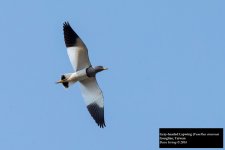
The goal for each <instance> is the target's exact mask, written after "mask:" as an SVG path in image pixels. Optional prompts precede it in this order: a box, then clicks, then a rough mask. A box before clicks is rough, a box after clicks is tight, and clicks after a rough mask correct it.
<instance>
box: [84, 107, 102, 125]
mask: <svg viewBox="0 0 225 150" xmlns="http://www.w3.org/2000/svg"><path fill="white" fill-rule="evenodd" d="M87 109H88V111H89V112H90V114H91V116H92V117H93V119H94V120H95V122H96V123H97V124H98V126H99V127H100V128H104V127H106V125H105V119H104V107H99V106H98V105H97V104H96V103H92V104H89V105H88V106H87Z"/></svg>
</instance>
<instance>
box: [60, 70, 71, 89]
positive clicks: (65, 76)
mask: <svg viewBox="0 0 225 150" xmlns="http://www.w3.org/2000/svg"><path fill="white" fill-rule="evenodd" d="M71 75H72V73H66V74H63V75H61V80H60V81H58V82H57V83H62V85H63V86H64V87H65V88H69V86H71V85H72V84H73V83H74V82H68V81H67V79H68V78H69V77H70V76H71Z"/></svg>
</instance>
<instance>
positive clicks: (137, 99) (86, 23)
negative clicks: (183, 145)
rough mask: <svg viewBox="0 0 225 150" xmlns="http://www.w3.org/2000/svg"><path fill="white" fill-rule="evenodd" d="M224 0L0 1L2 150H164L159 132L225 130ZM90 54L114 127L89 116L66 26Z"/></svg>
mask: <svg viewBox="0 0 225 150" xmlns="http://www.w3.org/2000/svg"><path fill="white" fill-rule="evenodd" d="M224 5H225V2H224V1H223V0H214V1H209V0H198V1H195V0H188V1H187V0H186V1H180V0H170V1H168V0H162V1H159V0H151V1H150V0H139V1H137V0H134V1H128V0H123V1H120V0H114V1H103V0H102V1H101V0H96V1H87V0H83V1H77V0H64V1H53V0H49V1H45V0H39V1H28V0H20V1H12V0H8V1H1V2H0V19H1V24H0V33H1V34H0V41H1V44H0V49H1V55H0V68H1V84H0V90H1V94H0V120H1V123H0V149H2V150H31V149H32V150H50V149H54V150H62V149H64V150H74V149H93V150H95V149H96V150H103V149H104V150H105V149H107V150H115V149H129V150H137V149H141V150H150V149H154V150H155V149H159V144H158V140H159V138H158V130H159V128H163V127H164V128H169V127H174V128H176V127H177V128H189V127H191V128H203V127H207V128H209V127H212V128H213V127H216V128H218V127H219V128H224V125H225V121H224V114H225V109H224V105H225V102H224V100H225V92H224V91H225V42H224V40H225V28H224V27H225V21H224V17H225V9H224ZM64 21H69V22H70V24H71V26H72V27H73V28H74V29H75V30H76V32H77V33H78V34H79V35H80V37H81V38H82V40H83V41H84V42H85V43H86V45H87V47H88V48H89V55H90V59H91V62H92V64H93V65H103V66H106V67H108V68H109V70H108V71H104V72H101V73H99V74H98V81H99V85H100V86H101V88H102V90H103V92H104V96H105V117H106V125H107V127H106V128H104V129H100V128H99V127H98V126H97V125H96V124H95V122H94V121H93V119H92V118H91V117H90V115H89V113H88V111H87V109H86V106H85V104H84V102H83V99H82V97H81V93H80V89H79V85H74V86H73V87H71V88H70V89H68V90H66V89H64V88H63V87H62V86H60V85H56V84H55V81H56V80H58V79H59V77H60V75H61V74H63V73H65V72H71V71H72V67H71V64H70V62H69V59H68V56H67V53H66V49H65V45H64V41H63V32H62V24H63V22H64Z"/></svg>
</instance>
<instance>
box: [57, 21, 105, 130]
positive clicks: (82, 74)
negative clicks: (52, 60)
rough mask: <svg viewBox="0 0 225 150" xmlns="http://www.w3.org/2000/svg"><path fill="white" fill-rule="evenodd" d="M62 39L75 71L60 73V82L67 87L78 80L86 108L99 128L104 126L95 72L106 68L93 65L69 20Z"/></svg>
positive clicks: (64, 27) (100, 95)
mask: <svg viewBox="0 0 225 150" xmlns="http://www.w3.org/2000/svg"><path fill="white" fill-rule="evenodd" d="M63 31H64V41H65V44H66V48H67V53H68V55H69V59H70V62H71V64H72V66H73V69H74V71H75V72H73V73H65V74H63V75H61V80H59V81H57V83H61V84H62V85H63V86H64V87H65V88H69V87H70V86H71V85H72V84H73V83H75V82H79V83H80V85H81V93H82V96H83V98H84V101H85V103H86V105H87V109H88V111H89V112H90V114H91V116H92V117H93V119H94V120H95V122H96V123H97V124H98V126H99V127H100V128H104V127H105V126H106V125H105V120H104V101H103V99H104V98H103V93H102V91H101V89H100V88H99V85H98V83H97V80H96V74H97V73H98V72H101V71H103V70H107V68H104V67H103V66H96V67H93V66H92V65H91V63H90V60H89V57H88V50H87V47H86V46H85V44H84V42H83V41H82V40H81V38H80V37H79V36H78V35H77V34H76V32H75V31H74V30H73V29H72V28H71V26H70V24H69V22H65V23H64V24H63Z"/></svg>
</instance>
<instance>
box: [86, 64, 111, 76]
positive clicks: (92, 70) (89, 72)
mask: <svg viewBox="0 0 225 150" xmlns="http://www.w3.org/2000/svg"><path fill="white" fill-rule="evenodd" d="M107 69H108V68H104V67H103V66H96V67H94V68H93V67H89V68H87V70H86V72H87V76H88V77H95V75H96V73H98V72H101V71H103V70H107Z"/></svg>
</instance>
